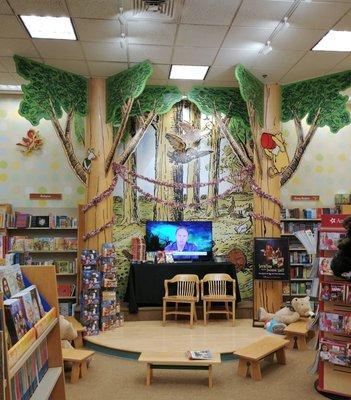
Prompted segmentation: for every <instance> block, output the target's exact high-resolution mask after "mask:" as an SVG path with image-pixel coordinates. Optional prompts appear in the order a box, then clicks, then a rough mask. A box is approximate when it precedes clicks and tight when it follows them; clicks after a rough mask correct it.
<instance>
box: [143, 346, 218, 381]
mask: <svg viewBox="0 0 351 400" xmlns="http://www.w3.org/2000/svg"><path fill="white" fill-rule="evenodd" d="M139 361H140V362H145V363H146V386H150V385H151V381H152V377H153V370H154V369H193V370H194V369H197V370H208V387H209V388H211V387H212V386H213V379H212V365H213V364H220V363H221V355H220V353H212V359H211V360H189V359H188V357H187V356H186V354H185V352H171V351H169V352H158V351H145V352H143V353H141V355H140V357H139Z"/></svg>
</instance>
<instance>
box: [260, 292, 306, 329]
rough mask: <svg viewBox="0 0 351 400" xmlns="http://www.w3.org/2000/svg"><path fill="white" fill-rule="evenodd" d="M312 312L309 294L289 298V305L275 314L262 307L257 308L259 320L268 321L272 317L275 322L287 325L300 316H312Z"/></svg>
mask: <svg viewBox="0 0 351 400" xmlns="http://www.w3.org/2000/svg"><path fill="white" fill-rule="evenodd" d="M312 316H314V313H313V311H312V309H311V304H310V298H309V296H306V297H303V298H297V297H295V298H294V299H292V300H291V307H284V308H282V309H280V310H279V311H277V312H276V313H275V314H272V313H268V312H267V311H266V310H265V309H264V308H262V307H260V309H259V320H260V321H270V320H272V319H274V320H275V321H277V322H280V323H283V324H286V325H289V324H292V323H293V322H296V321H298V320H299V319H300V318H301V317H312Z"/></svg>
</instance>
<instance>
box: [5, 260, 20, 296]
mask: <svg viewBox="0 0 351 400" xmlns="http://www.w3.org/2000/svg"><path fill="white" fill-rule="evenodd" d="M0 282H1V287H0V291H2V293H3V296H4V299H9V298H10V297H11V296H14V295H15V294H16V293H18V292H19V291H21V290H23V289H24V288H25V286H24V282H23V277H22V272H21V267H20V265H19V264H13V265H1V266H0Z"/></svg>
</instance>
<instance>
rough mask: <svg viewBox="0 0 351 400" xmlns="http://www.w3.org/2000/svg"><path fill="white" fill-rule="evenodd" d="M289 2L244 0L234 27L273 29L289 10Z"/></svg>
mask: <svg viewBox="0 0 351 400" xmlns="http://www.w3.org/2000/svg"><path fill="white" fill-rule="evenodd" d="M291 3H292V0H291V1H274V0H273V1H268V0H266V1H262V0H245V1H244V3H243V4H242V6H241V7H240V9H239V12H238V14H237V16H236V17H235V20H234V22H233V25H236V26H252V27H258V28H273V29H274V28H275V27H276V26H277V25H278V23H279V21H281V20H282V19H283V18H284V15H285V14H286V12H287V11H288V9H289V8H290V6H291Z"/></svg>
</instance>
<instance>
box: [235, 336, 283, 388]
mask: <svg viewBox="0 0 351 400" xmlns="http://www.w3.org/2000/svg"><path fill="white" fill-rule="evenodd" d="M288 343H289V341H288V340H285V339H282V338H279V337H276V336H267V337H265V338H263V339H261V340H259V341H257V342H255V343H252V344H250V345H248V346H246V347H243V348H241V349H238V350H236V351H235V352H234V354H235V355H237V356H239V366H238V375H240V376H243V377H247V376H250V375H251V378H252V379H253V380H255V381H260V380H261V379H262V374H261V366H260V362H261V361H262V360H263V359H264V358H270V360H271V361H273V357H274V354H276V356H277V361H278V364H286V358H285V346H287V344H288Z"/></svg>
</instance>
